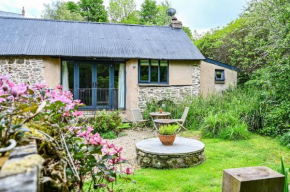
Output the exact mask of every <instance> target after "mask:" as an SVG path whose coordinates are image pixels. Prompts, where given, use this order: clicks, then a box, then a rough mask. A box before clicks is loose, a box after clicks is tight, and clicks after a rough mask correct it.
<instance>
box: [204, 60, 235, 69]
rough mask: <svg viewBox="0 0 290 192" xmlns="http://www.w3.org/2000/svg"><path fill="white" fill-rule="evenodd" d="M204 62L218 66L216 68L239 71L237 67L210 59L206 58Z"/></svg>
mask: <svg viewBox="0 0 290 192" xmlns="http://www.w3.org/2000/svg"><path fill="white" fill-rule="evenodd" d="M204 61H205V62H208V63H211V64H214V65H218V66H221V67H224V68H227V69H231V70H234V71H239V68H237V67H234V66H231V65H229V64H226V63H222V62H219V61H216V60H213V59H210V58H206V59H205V60H204Z"/></svg>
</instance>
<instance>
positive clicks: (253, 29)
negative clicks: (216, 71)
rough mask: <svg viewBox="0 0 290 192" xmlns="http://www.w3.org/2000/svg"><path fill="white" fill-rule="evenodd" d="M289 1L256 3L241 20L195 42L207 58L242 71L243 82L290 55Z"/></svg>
mask: <svg viewBox="0 0 290 192" xmlns="http://www.w3.org/2000/svg"><path fill="white" fill-rule="evenodd" d="M289 6H290V5H289V1H288V0H281V1H273V0H262V1H258V0H253V1H251V2H250V3H249V6H248V8H247V9H246V10H245V12H244V14H242V15H241V17H240V18H239V19H237V20H235V21H233V22H231V23H229V24H228V25H227V26H226V27H224V28H222V29H219V28H217V29H214V30H211V31H210V32H208V33H207V34H205V35H204V36H203V37H202V38H201V39H199V40H197V41H195V44H196V46H197V47H198V48H199V49H200V50H201V52H202V53H203V54H204V55H205V56H206V57H210V58H213V59H216V60H219V61H221V62H225V63H229V64H231V65H233V66H237V67H238V68H239V69H240V75H239V81H240V82H241V83H244V82H246V81H247V80H249V78H250V75H251V74H252V73H253V72H254V71H256V70H257V69H260V68H263V67H266V66H275V65H274V63H275V62H274V61H275V60H277V59H279V58H281V57H283V55H284V56H285V55H289V47H288V48H287V44H289V28H290V26H289V25H290V24H289V17H290V16H289Z"/></svg>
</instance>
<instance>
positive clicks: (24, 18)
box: [0, 13, 171, 28]
mask: <svg viewBox="0 0 290 192" xmlns="http://www.w3.org/2000/svg"><path fill="white" fill-rule="evenodd" d="M16 14H17V13H16ZM20 15H21V14H20ZM0 19H19V20H36V21H48V22H64V23H83V24H104V25H124V26H138V27H162V28H171V27H170V26H159V25H140V24H128V23H106V22H89V21H71V20H54V19H43V18H27V17H7V16H6V17H5V16H0Z"/></svg>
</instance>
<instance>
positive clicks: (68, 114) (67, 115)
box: [63, 111, 71, 117]
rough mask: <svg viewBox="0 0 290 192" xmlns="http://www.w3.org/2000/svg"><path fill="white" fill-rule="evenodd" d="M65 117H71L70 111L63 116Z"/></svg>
mask: <svg viewBox="0 0 290 192" xmlns="http://www.w3.org/2000/svg"><path fill="white" fill-rule="evenodd" d="M63 116H64V117H69V116H71V114H70V113H69V111H65V112H64V114H63Z"/></svg>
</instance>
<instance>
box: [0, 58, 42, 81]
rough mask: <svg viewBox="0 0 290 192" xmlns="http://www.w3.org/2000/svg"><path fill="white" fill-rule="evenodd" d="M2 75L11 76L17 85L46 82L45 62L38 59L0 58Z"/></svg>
mask: <svg viewBox="0 0 290 192" xmlns="http://www.w3.org/2000/svg"><path fill="white" fill-rule="evenodd" d="M0 73H1V75H10V78H11V80H13V81H14V82H15V83H20V82H30V83H31V84H34V83H37V82H42V81H44V64H43V60H42V59H41V58H38V57H0Z"/></svg>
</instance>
